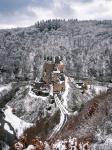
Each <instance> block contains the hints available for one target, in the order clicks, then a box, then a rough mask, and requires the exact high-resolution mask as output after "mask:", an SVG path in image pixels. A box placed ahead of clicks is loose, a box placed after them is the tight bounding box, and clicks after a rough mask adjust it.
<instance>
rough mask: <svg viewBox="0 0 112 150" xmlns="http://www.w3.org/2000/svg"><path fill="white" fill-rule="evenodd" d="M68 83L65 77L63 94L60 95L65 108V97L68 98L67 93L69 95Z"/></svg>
mask: <svg viewBox="0 0 112 150" xmlns="http://www.w3.org/2000/svg"><path fill="white" fill-rule="evenodd" d="M69 88H70V86H69V83H68V77H66V76H65V92H64V93H63V95H62V99H63V100H64V101H63V105H64V106H65V107H66V108H67V96H68V93H69Z"/></svg>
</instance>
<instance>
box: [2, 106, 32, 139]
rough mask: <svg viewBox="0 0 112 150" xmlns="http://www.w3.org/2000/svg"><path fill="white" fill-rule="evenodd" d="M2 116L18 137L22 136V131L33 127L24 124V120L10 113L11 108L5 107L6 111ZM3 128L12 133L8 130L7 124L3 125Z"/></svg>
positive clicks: (29, 124)
mask: <svg viewBox="0 0 112 150" xmlns="http://www.w3.org/2000/svg"><path fill="white" fill-rule="evenodd" d="M4 114H5V120H6V121H7V122H9V123H10V124H11V126H12V127H13V128H14V130H15V131H16V132H17V136H18V137H19V136H20V135H22V134H23V131H24V130H25V129H26V128H29V127H31V126H32V125H33V124H31V123H27V122H25V121H24V120H21V119H20V118H18V117H17V116H16V115H14V114H13V113H12V108H11V107H10V106H7V109H6V110H5V111H4ZM4 128H5V129H6V130H7V131H8V132H10V133H12V131H11V130H10V127H9V126H8V124H7V125H6V124H5V127H4Z"/></svg>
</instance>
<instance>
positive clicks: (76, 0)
mask: <svg viewBox="0 0 112 150" xmlns="http://www.w3.org/2000/svg"><path fill="white" fill-rule="evenodd" d="M56 18H62V19H71V18H74V19H76V18H77V19H79V20H89V19H92V20H94V19H98V20H102V19H110V20H111V19H112V0H0V28H12V27H25V26H30V25H33V24H34V23H35V22H37V21H38V20H43V19H44V20H47V19H56Z"/></svg>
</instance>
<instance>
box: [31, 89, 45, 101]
mask: <svg viewBox="0 0 112 150" xmlns="http://www.w3.org/2000/svg"><path fill="white" fill-rule="evenodd" d="M28 95H30V96H31V97H33V98H42V99H43V100H46V97H44V96H37V95H36V94H35V93H34V92H33V91H32V86H29V92H28Z"/></svg>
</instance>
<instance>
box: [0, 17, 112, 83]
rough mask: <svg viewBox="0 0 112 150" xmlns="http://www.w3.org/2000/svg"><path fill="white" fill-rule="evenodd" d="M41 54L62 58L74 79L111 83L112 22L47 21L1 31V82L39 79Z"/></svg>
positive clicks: (42, 55) (68, 72)
mask: <svg viewBox="0 0 112 150" xmlns="http://www.w3.org/2000/svg"><path fill="white" fill-rule="evenodd" d="M44 55H61V56H63V61H64V63H65V66H66V68H65V69H66V73H67V74H69V75H70V76H74V77H76V78H85V77H90V78H93V79H97V80H100V81H111V80H112V21H78V20H68V21H66V20H48V21H41V22H37V23H35V25H33V26H31V27H27V28H17V29H10V30H9V29H6V30H0V82H1V83H2V82H8V81H10V80H15V79H16V80H29V79H35V78H36V77H39V72H40V70H41V65H42V63H43V57H44Z"/></svg>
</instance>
